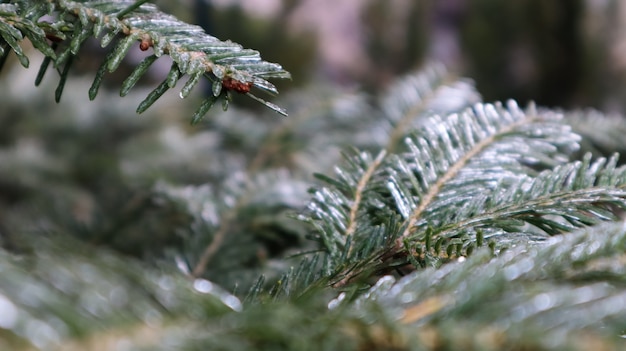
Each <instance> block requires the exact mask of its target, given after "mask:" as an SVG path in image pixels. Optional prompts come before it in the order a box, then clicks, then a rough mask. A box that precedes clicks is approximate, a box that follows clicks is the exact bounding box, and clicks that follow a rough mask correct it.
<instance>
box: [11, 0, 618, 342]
mask: <svg viewBox="0 0 626 351" xmlns="http://www.w3.org/2000/svg"><path fill="white" fill-rule="evenodd" d="M137 5H140V4H139V3H135V2H133V1H82V2H69V1H47V2H31V1H4V2H3V3H2V4H0V38H2V39H0V48H1V50H2V51H0V57H1V58H2V61H1V62H2V63H5V62H9V61H7V57H8V53H9V52H15V54H17V57H18V61H19V63H21V64H22V65H23V66H28V65H29V63H30V61H31V60H32V61H34V60H35V59H32V58H31V57H32V56H33V55H31V54H30V53H29V52H28V50H27V49H24V48H23V47H25V45H24V41H23V40H22V39H24V38H28V39H30V41H31V42H32V44H33V46H34V49H30V50H34V51H39V52H42V53H43V54H44V55H45V58H44V59H43V63H42V66H41V67H43V69H42V70H41V71H40V72H43V71H45V68H46V67H48V66H50V65H52V66H53V67H54V68H55V69H56V71H57V72H60V73H61V84H60V85H58V87H60V88H57V92H58V94H57V96H58V97H59V96H60V91H61V90H62V89H63V86H64V85H65V84H67V85H72V84H74V86H73V88H72V89H71V90H78V91H88V90H89V89H90V87H92V88H91V89H92V91H93V89H94V88H93V87H94V86H96V87H97V85H98V84H100V83H99V82H100V79H101V78H102V75H103V74H104V72H105V71H107V70H114V69H115V68H116V67H117V65H119V63H120V60H122V58H123V57H124V56H125V53H126V52H127V50H128V49H129V48H130V46H132V45H138V46H141V45H144V46H145V45H147V47H146V49H150V50H154V55H153V56H148V57H147V58H146V59H145V60H144V61H142V62H141V63H139V64H138V65H137V66H136V69H135V70H134V72H133V73H131V74H130V76H129V78H128V79H127V80H126V83H124V84H123V88H122V93H123V94H122V95H126V94H128V96H127V97H126V98H124V99H120V98H119V97H118V96H113V94H111V93H109V92H108V91H107V90H106V89H103V90H102V91H101V92H100V93H99V94H98V98H97V99H95V100H94V101H93V102H90V103H87V102H85V101H82V99H83V97H81V96H77V94H74V93H71V94H67V93H66V94H65V96H68V97H69V100H68V99H67V98H65V99H64V101H62V102H61V103H60V104H59V106H55V107H51V106H49V101H48V99H47V98H46V97H45V96H43V94H42V95H38V94H36V93H35V92H31V91H30V90H28V89H25V88H24V83H23V82H24V81H27V82H29V83H31V82H32V81H33V79H35V80H36V81H37V83H41V84H42V85H44V88H46V87H50V88H52V89H54V87H53V86H50V83H51V82H50V81H43V80H41V77H42V74H43V73H40V74H39V75H37V77H30V76H28V74H25V73H24V71H23V70H22V68H21V67H15V65H13V66H12V65H10V64H5V66H4V71H5V72H7V73H6V74H7V75H6V76H5V77H3V79H2V82H1V83H2V84H3V87H5V88H3V89H2V93H0V105H2V106H3V113H2V114H1V115H0V116H1V118H2V124H3V128H1V130H0V235H1V239H2V246H3V248H2V254H1V255H0V349H42V350H49V349H59V350H85V349H89V350H91V349H93V350H100V349H102V350H105V349H113V348H119V349H132V350H144V349H145V350H172V349H180V350H188V349H191V350H194V349H199V350H204V349H211V350H213V349H216V350H370V349H394V350H395V349H397V350H460V349H463V350H485V349H487V350H489V349H492V350H500V349H509V350H589V349H605V350H612V349H615V350H619V349H623V348H624V346H625V345H624V341H623V338H622V337H623V334H624V332H625V331H626V289H625V285H624V276H625V274H626V260H625V259H624V252H625V250H626V226H625V225H624V222H623V221H622V216H623V211H624V209H625V208H626V190H625V189H624V188H625V185H626V168H625V167H624V166H622V164H621V162H620V160H619V154H618V153H621V152H622V151H624V149H625V146H626V142H624V139H623V137H622V136H623V135H624V132H626V130H625V129H626V127H625V124H624V123H623V120H622V119H621V118H620V117H608V116H604V115H602V114H601V113H599V112H595V111H575V112H561V111H553V110H547V109H543V108H540V107H536V106H533V105H530V106H528V107H525V108H522V107H519V106H518V104H516V103H515V102H513V101H508V102H505V103H485V102H483V101H482V100H481V96H480V94H479V93H478V92H477V91H476V90H475V89H474V87H473V85H472V83H471V81H468V80H465V79H460V78H458V77H455V76H453V75H452V74H450V73H448V72H446V70H445V69H443V68H442V67H441V66H437V65H431V66H428V67H426V68H424V69H423V70H422V71H420V72H416V73H413V74H410V75H408V76H406V77H403V78H401V79H399V80H397V81H396V82H394V84H393V85H392V86H391V87H390V88H389V89H388V91H387V92H385V93H383V94H381V96H379V97H368V96H366V95H365V94H361V93H356V92H349V91H343V90H340V89H338V88H336V87H330V86H321V85H317V86H311V87H307V88H303V89H301V90H299V91H297V92H294V93H292V94H289V95H287V96H285V97H284V98H282V99H281V101H279V104H280V105H281V106H284V107H285V108H287V109H288V110H289V111H290V116H289V118H287V119H277V118H275V116H274V113H273V111H270V112H268V113H251V112H248V111H245V110H241V109H237V108H236V107H233V108H230V109H229V110H228V111H226V112H224V113H215V114H214V115H212V116H210V117H209V118H206V119H204V120H202V121H201V123H199V124H198V125H196V126H194V127H193V128H189V127H187V126H185V125H184V124H183V123H181V121H180V118H179V116H180V115H184V114H185V113H187V112H189V111H187V110H186V107H185V106H181V105H180V104H178V103H175V102H174V100H173V99H169V97H168V95H163V93H164V92H165V90H167V89H168V88H170V87H173V85H174V84H175V82H176V80H177V79H178V78H179V77H180V76H182V75H183V74H188V75H189V76H190V78H189V80H188V81H187V83H186V84H185V87H184V88H183V91H184V92H185V93H184V94H183V95H185V96H187V94H190V93H191V88H193V86H195V85H196V84H197V83H198V81H199V80H200V79H201V78H202V77H205V78H207V79H208V81H210V82H211V87H212V94H213V95H212V96H210V97H209V98H208V100H207V99H203V100H204V101H203V102H202V103H201V106H204V107H201V108H200V110H201V111H200V112H202V113H201V115H204V113H205V112H206V110H203V109H204V108H205V107H206V108H207V109H208V107H207V106H208V105H210V104H212V103H213V102H214V101H215V100H216V98H218V97H221V98H226V100H225V101H228V96H227V94H228V93H229V92H228V91H234V92H238V91H239V92H243V93H248V92H247V91H246V90H248V88H250V87H252V86H256V87H257V88H262V89H263V88H266V90H270V91H273V89H272V88H271V87H272V86H271V85H270V83H269V82H267V81H265V78H282V77H286V76H287V73H286V72H284V71H283V70H282V68H280V66H278V65H276V64H270V63H266V62H264V61H261V60H260V58H259V56H258V53H256V52H253V51H250V50H245V49H242V48H241V47H240V46H238V45H237V44H234V43H231V42H222V41H219V40H217V39H215V38H212V37H208V36H207V35H206V34H203V33H200V32H199V31H198V29H197V27H193V26H188V25H186V24H184V23H182V22H180V21H178V20H175V19H174V18H172V17H169V16H168V15H165V14H163V13H161V12H159V11H158V10H157V9H156V8H155V7H153V6H151V5H141V6H137ZM43 15H51V16H52V18H54V19H55V21H57V22H55V21H41V20H40V19H41V18H42V16H43ZM146 33H147V34H148V36H146ZM42 35H43V37H46V36H47V37H48V39H43V37H42ZM91 36H96V37H97V38H98V40H100V41H101V42H105V39H106V41H117V42H118V44H117V45H116V46H115V48H114V49H113V50H112V51H111V54H110V55H109V56H108V57H107V58H106V59H105V61H104V62H105V63H104V64H103V65H102V67H103V68H101V69H100V70H98V71H97V72H94V75H95V76H96V84H95V85H94V84H93V83H92V82H91V80H90V81H89V82H87V81H84V80H83V79H81V78H72V77H69V76H68V71H67V69H66V67H68V66H69V64H70V63H71V58H72V57H74V56H75V55H77V54H78V57H80V53H79V48H80V46H81V45H82V43H83V41H84V40H86V38H87V37H91ZM183 37H186V38H188V39H187V40H182V38H183ZM51 38H52V39H53V40H50V39H51ZM57 39H58V42H57ZM105 43H106V42H105ZM208 43H211V44H210V45H209V44H208ZM192 48H193V50H194V51H193V52H195V54H193V55H190V56H185V55H186V54H185V53H186V52H187V51H188V50H191V49H192ZM218 48H221V49H218ZM175 50H180V51H176V53H175ZM186 50H187V51H186ZM219 50H222V51H221V52H222V54H223V55H222V56H220V54H218V53H217V51H219ZM198 52H201V53H202V54H201V56H197V55H200V54H197V53H198ZM27 54H28V55H27ZM161 55H170V56H172V59H173V62H174V63H173V66H172V69H171V70H170V71H169V73H168V77H167V78H166V79H165V81H163V83H161V85H159V87H157V89H156V90H153V91H152V92H151V93H149V92H148V91H144V90H145V88H142V87H136V88H135V89H134V90H132V91H130V90H129V89H130V87H131V86H132V85H134V84H135V83H136V82H137V81H138V79H139V77H141V76H142V75H143V74H144V73H146V72H147V68H148V66H150V64H151V62H153V61H156V58H157V57H159V56H161ZM176 55H179V56H176ZM198 57H200V58H198ZM244 62H247V63H244ZM192 66H193V67H192ZM224 67H226V68H224ZM220 69H222V70H223V71H221V72H222V73H223V75H221V76H220V74H221V73H219V72H220ZM27 72H29V71H27ZM172 72H175V73H172ZM34 74H36V72H35V73H34ZM34 74H33V75H34ZM66 79H67V82H66ZM95 89H97V88H95ZM148 90H151V89H148ZM155 92H156V93H155ZM146 93H148V96H149V97H150V96H151V98H149V99H153V100H151V102H149V104H151V103H152V102H155V101H156V100H157V98H158V100H159V101H163V106H166V107H164V108H163V109H154V111H148V112H147V114H149V116H146V117H145V118H141V119H140V118H137V117H136V116H134V115H133V114H132V113H129V112H128V111H132V110H133V108H132V106H133V105H134V104H135V102H134V101H133V100H136V99H142V97H143V96H145V94H146ZM155 94H156V95H155ZM224 94H226V95H224ZM157 95H158V96H157ZM190 97H191V95H190ZM146 101H148V100H146ZM207 101H209V102H207ZM156 103H159V102H156ZM145 104H146V103H142V105H140V106H145ZM267 104H268V105H269V106H270V107H272V108H273V109H276V110H279V109H280V108H278V107H275V105H273V104H269V103H267ZM172 106H174V107H172ZM42 111H48V112H47V113H46V114H45V116H44V115H43V114H42ZM280 111H282V109H280ZM195 116H196V117H198V118H194V121H195V122H200V120H199V117H201V116H200V114H196V115H195Z"/></svg>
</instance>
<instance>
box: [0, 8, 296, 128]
mask: <svg viewBox="0 0 626 351" xmlns="http://www.w3.org/2000/svg"><path fill="white" fill-rule="evenodd" d="M144 3H145V1H124V0H121V1H114V0H109V1H65V0H59V1H54V0H49V1H29V0H15V1H10V3H8V4H1V6H2V7H0V63H4V61H5V60H6V57H7V55H8V53H9V51H11V50H12V51H14V52H15V53H16V54H17V56H18V58H19V60H20V63H21V64H22V65H23V66H24V67H28V65H29V61H28V58H27V57H26V54H25V53H24V52H23V50H22V49H21V47H20V41H22V40H23V39H24V38H25V37H26V38H28V39H29V40H30V41H31V42H32V43H33V45H34V46H35V48H36V49H37V50H39V51H40V52H42V53H43V54H44V55H45V56H46V59H45V60H44V62H43V64H42V66H41V68H40V72H39V75H38V77H37V81H36V83H37V84H39V82H41V79H42V78H43V75H44V73H45V71H46V70H47V69H48V67H49V66H50V64H51V63H52V66H53V67H54V68H55V69H56V70H57V71H58V73H59V75H60V82H59V86H58V88H57V91H56V99H57V101H58V100H59V99H60V97H61V95H62V93H63V87H64V84H65V81H66V79H67V75H68V73H69V69H70V68H71V64H72V60H73V57H74V56H76V55H77V54H78V53H79V50H80V48H81V47H82V46H83V43H84V42H85V40H87V39H88V38H89V37H95V38H97V39H98V40H99V41H100V43H101V45H102V46H103V47H105V46H108V45H109V44H111V43H112V42H116V44H115V46H114V48H113V49H112V50H111V51H110V52H109V54H108V55H106V57H105V59H104V61H103V63H102V65H101V67H100V69H99V70H98V71H97V73H96V76H95V79H94V82H93V85H92V87H91V89H90V90H89V97H90V99H94V98H95V96H96V95H97V93H98V89H99V87H100V84H101V82H102V79H103V76H104V74H105V73H107V72H113V71H115V70H116V69H117V68H118V67H119V65H120V63H121V62H122V60H123V58H124V57H125V56H126V55H127V54H128V52H129V50H130V49H131V48H132V47H133V46H134V45H135V44H137V43H138V46H139V48H140V49H141V50H143V51H147V50H152V52H153V54H152V55H150V56H148V57H146V58H145V59H144V60H143V61H142V62H141V63H139V64H138V65H137V66H136V67H135V69H134V71H133V72H132V73H131V74H130V75H129V77H128V78H127V79H126V80H125V81H124V83H123V84H122V89H121V91H120V95H122V96H124V95H126V94H127V93H128V91H129V90H130V89H131V88H132V87H133V86H134V85H135V84H136V83H137V82H138V81H139V79H140V78H141V77H142V76H144V75H145V74H146V72H147V70H148V68H150V66H151V65H152V64H153V63H154V62H156V61H157V59H158V58H159V57H161V56H163V55H169V56H170V57H171V58H172V60H173V63H172V66H171V68H170V71H169V73H168V75H167V78H166V79H165V80H164V81H163V82H162V83H161V84H159V86H158V87H157V88H155V89H154V90H153V91H152V92H151V93H150V94H149V95H148V96H147V97H146V99H145V100H144V101H143V102H141V103H140V105H139V107H138V108H137V112H138V113H141V112H143V111H145V110H146V109H147V108H149V107H150V106H151V105H152V104H153V103H154V102H155V101H156V100H158V99H159V98H160V97H161V96H162V95H163V94H164V93H165V92H166V91H167V90H169V89H171V88H174V87H175V85H176V84H177V82H178V80H180V79H181V78H182V77H183V76H185V75H187V76H188V77H189V78H188V79H187V81H186V82H185V84H184V85H183V87H182V89H181V91H180V96H181V98H186V97H188V96H189V94H190V93H191V91H192V90H193V89H194V88H195V87H196V86H197V84H198V83H199V81H200V80H201V79H203V78H204V79H206V80H207V81H208V82H209V83H210V84H211V87H212V93H213V94H212V96H210V97H209V98H207V99H205V100H204V101H203V102H202V103H201V105H200V107H199V108H198V109H197V110H196V112H195V113H194V115H193V117H192V122H193V123H196V122H198V121H199V120H200V119H202V117H203V116H204V115H205V114H206V112H207V111H208V110H209V109H210V108H211V107H212V106H213V104H214V103H216V102H217V101H218V100H220V99H221V100H222V102H223V107H224V108H227V107H228V103H229V101H230V100H231V98H230V95H231V94H232V93H233V92H236V93H241V94H246V95H248V96H250V97H251V98H253V99H255V100H257V101H260V102H261V103H263V104H264V105H266V106H267V107H269V108H271V109H273V110H274V111H276V112H278V113H280V114H283V115H286V112H285V110H283V109H282V108H280V107H278V106H276V105H274V104H272V103H270V102H267V101H264V100H263V99H261V98H259V97H257V96H255V95H253V94H252V93H251V89H252V88H253V87H254V88H257V89H260V90H262V91H265V92H268V93H270V94H277V93H278V91H277V90H276V88H275V87H274V85H273V84H272V83H270V82H269V81H268V80H267V79H272V78H289V77H290V75H289V73H288V72H287V71H285V70H284V69H283V68H282V67H281V66H280V65H278V64H275V63H270V62H266V61H263V60H262V59H261V57H260V55H259V52H257V51H255V50H250V49H244V48H242V46H241V45H239V44H237V43H233V42H230V41H221V40H219V39H217V38H215V37H213V36H210V35H208V34H206V33H205V32H204V31H203V30H202V28H200V27H198V26H194V25H190V24H187V23H185V22H182V21H180V20H178V19H176V18H175V17H173V16H171V15H168V14H165V13H163V12H161V11H159V10H158V8H157V7H156V6H154V5H151V4H144ZM44 15H49V16H53V18H54V20H53V21H52V22H49V20H47V19H42V18H43V16H44ZM1 67H2V66H1V65H0V68H1Z"/></svg>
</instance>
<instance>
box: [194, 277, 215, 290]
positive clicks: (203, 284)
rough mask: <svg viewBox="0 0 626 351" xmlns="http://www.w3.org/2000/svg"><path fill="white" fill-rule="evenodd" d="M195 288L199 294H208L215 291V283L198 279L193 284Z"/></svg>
mask: <svg viewBox="0 0 626 351" xmlns="http://www.w3.org/2000/svg"><path fill="white" fill-rule="evenodd" d="M193 288H194V289H196V290H197V291H198V292H201V293H204V294H208V293H211V292H212V291H213V283H211V282H210V281H208V280H205V279H196V280H195V281H194V282H193Z"/></svg>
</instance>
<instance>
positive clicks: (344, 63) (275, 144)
mask: <svg viewBox="0 0 626 351" xmlns="http://www.w3.org/2000/svg"><path fill="white" fill-rule="evenodd" d="M155 2H156V4H157V5H158V6H159V7H161V8H162V9H163V10H164V11H165V12H169V13H172V14H174V15H175V16H177V17H179V18H180V19H182V20H185V21H187V22H191V23H196V24H199V25H202V26H203V27H204V28H205V29H206V31H207V32H208V33H210V34H212V35H214V36H216V37H218V38H220V39H222V40H226V39H230V40H232V41H234V42H237V43H240V44H242V45H243V46H244V47H247V48H253V49H256V50H258V51H260V52H261V55H262V57H263V58H264V59H265V60H267V61H271V62H277V63H280V64H281V65H283V66H284V67H285V69H287V70H288V71H290V72H291V73H292V75H293V80H292V81H277V82H274V83H276V84H277V86H278V88H279V91H280V92H281V95H280V96H279V97H277V98H273V97H267V96H262V97H263V98H269V99H270V100H271V101H272V102H274V103H277V104H278V105H280V106H282V107H285V108H287V110H288V112H289V113H290V116H289V117H288V118H286V119H283V118H280V117H278V116H277V115H276V114H275V113H274V112H273V111H269V110H268V109H267V108H265V107H264V106H262V105H261V104H258V103H256V102H254V101H252V100H251V99H249V98H247V97H245V96H236V97H235V99H236V101H235V103H233V104H231V107H230V109H229V110H228V111H227V112H222V111H221V109H220V108H219V107H214V108H213V110H211V111H210V112H209V114H208V115H207V116H206V117H205V119H204V120H203V121H202V123H200V124H198V125H196V126H191V125H190V124H189V118H190V116H191V114H192V113H193V111H194V110H195V109H196V108H197V106H198V104H199V102H200V99H202V96H201V95H202V92H201V91H200V90H202V89H199V91H196V92H195V93H196V94H195V95H194V96H192V97H190V98H189V99H185V100H181V99H180V98H179V97H178V91H172V92H168V93H167V94H165V95H164V97H163V98H162V99H160V100H159V101H157V102H156V103H155V105H154V106H152V107H151V108H150V109H149V110H148V111H147V112H146V113H144V114H143V115H140V116H138V115H137V114H136V113H135V109H136V106H137V105H138V104H139V102H140V101H142V100H143V99H144V98H145V96H146V95H147V94H148V93H149V92H150V91H151V90H152V89H153V88H154V87H155V86H156V85H157V84H158V82H160V81H161V80H162V79H163V78H164V76H165V74H166V72H167V70H168V69H169V68H170V63H171V61H168V59H167V58H162V59H159V60H158V61H157V63H156V64H155V66H153V67H152V68H151V69H152V71H151V73H150V76H149V77H147V79H144V78H142V80H141V81H140V82H139V83H140V84H138V85H137V86H136V87H135V88H133V90H131V93H130V94H129V95H128V96H126V97H125V98H120V97H119V93H118V92H119V89H120V86H121V82H122V81H123V80H124V79H125V78H126V77H127V76H128V74H129V73H130V72H131V70H132V69H133V67H134V66H135V65H136V64H137V63H138V62H139V61H140V60H141V59H142V57H143V56H145V55H146V54H147V53H146V52H142V51H140V50H139V49H138V48H137V47H135V48H133V51H131V54H130V55H129V56H128V57H126V59H125V63H124V64H123V66H122V67H121V68H120V69H119V70H118V71H116V72H114V73H112V74H107V75H106V76H105V77H104V84H103V87H102V88H101V89H100V93H99V95H98V97H97V98H96V99H95V101H89V100H88V98H87V93H86V91H87V90H88V89H89V86H90V84H91V81H92V80H93V77H94V74H95V71H96V70H97V67H99V65H100V64H101V62H102V57H103V52H104V50H105V49H102V48H100V46H99V44H98V43H97V42H96V41H95V40H94V41H92V42H91V44H88V45H86V46H85V47H84V48H83V49H82V51H81V53H80V54H79V56H78V58H77V59H76V60H75V64H74V67H73V71H71V72H72V73H71V74H72V75H73V77H71V79H69V80H68V83H67V85H66V87H65V92H64V95H63V97H62V99H61V103H60V104H56V103H55V102H54V90H55V88H56V85H57V84H58V76H56V75H55V74H53V72H48V73H47V75H46V77H45V78H44V80H43V84H42V85H43V86H42V87H39V88H36V87H34V86H33V82H34V81H35V76H36V74H37V67H38V65H39V62H41V55H39V54H37V53H36V52H34V51H33V50H32V49H31V50H30V53H29V57H30V58H31V68H30V69H28V70H26V69H24V68H22V67H21V66H20V65H19V63H18V62H17V60H16V59H15V56H14V55H10V58H9V61H8V62H7V64H6V65H5V67H4V69H3V71H2V72H0V86H1V87H2V88H0V91H2V94H0V106H1V108H0V244H2V246H4V247H5V248H10V249H12V250H17V249H18V247H19V238H23V237H24V236H25V235H26V234H28V233H37V235H41V234H42V233H44V234H46V233H62V234H69V235H71V236H73V237H78V238H80V239H82V240H85V241H87V242H89V243H90V244H93V245H97V246H100V245H102V246H107V247H110V248H114V249H115V250H116V251H118V252H121V253H123V254H127V255H131V256H135V257H141V258H149V259H157V260H160V259H163V258H164V257H165V258H167V260H168V262H177V263H179V262H188V263H189V264H190V265H193V262H194V260H197V258H198V256H199V254H200V252H201V250H202V249H203V248H204V247H206V246H207V244H208V243H210V242H211V240H212V238H213V237H214V235H217V234H216V233H220V235H222V236H224V237H225V238H226V239H224V243H223V247H224V248H228V249H225V250H219V251H218V254H216V257H215V258H214V259H213V260H212V262H211V269H209V270H208V273H207V277H208V278H209V279H211V280H213V281H215V282H216V283H219V284H221V285H223V286H224V287H226V288H228V289H230V288H232V287H233V286H245V284H244V283H245V282H250V281H253V280H254V279H255V278H256V277H258V275H259V270H261V271H262V272H263V273H265V274H266V275H267V276H269V277H271V276H272V274H271V273H268V270H272V271H274V272H277V273H280V272H284V271H285V267H286V266H285V265H286V264H289V263H284V262H282V261H281V260H280V258H283V257H287V256H289V255H290V254H292V253H293V252H295V251H302V248H303V247H306V245H307V244H303V243H307V242H308V241H307V240H306V239H305V237H306V234H307V227H306V226H305V225H304V223H302V222H298V221H296V220H293V218H291V217H289V216H290V215H291V216H292V217H293V214H294V213H297V212H298V211H301V210H302V208H303V207H304V206H305V205H306V203H307V201H308V199H309V197H310V194H308V193H307V188H308V187H310V186H311V185H312V184H315V183H314V181H315V180H314V179H313V177H312V174H313V173H314V172H321V173H329V172H332V168H333V165H334V164H336V163H337V162H338V160H339V159H340V150H345V149H346V148H347V147H359V148H361V149H365V150H374V151H375V150H379V149H380V142H379V141H380V140H386V139H387V136H382V137H381V135H382V134H384V133H386V132H387V131H388V130H389V129H390V128H388V127H389V125H390V123H393V121H391V122H389V120H388V117H389V116H388V115H386V114H385V111H384V110H385V106H384V105H385V104H386V102H385V96H386V95H390V94H391V95H393V94H398V91H397V89H396V92H395V93H394V90H393V88H394V85H395V86H399V87H402V85H401V84H398V83H397V82H398V81H397V79H398V78H399V77H402V76H403V75H404V74H406V73H408V72H415V71H417V70H418V69H420V68H422V67H425V66H427V65H429V64H430V63H432V62H438V63H443V64H444V65H445V66H446V67H447V69H448V71H449V72H451V73H444V74H443V78H441V77H439V76H438V74H437V73H436V72H435V73H434V74H431V75H430V76H429V77H431V78H432V79H431V78H427V79H426V80H427V81H428V82H427V83H428V84H430V83H431V82H430V81H431V80H432V81H433V82H432V84H433V86H434V85H437V84H447V83H451V84H452V85H451V86H452V88H451V89H448V90H446V91H445V94H443V93H442V100H441V101H439V100H437V99H434V100H437V101H435V102H434V103H436V104H440V105H442V106H446V108H445V109H444V110H445V111H451V110H454V108H450V106H449V103H450V101H451V100H454V99H456V100H455V101H456V102H455V103H456V104H457V105H458V107H459V108H461V107H465V106H468V105H471V104H473V103H475V102H477V101H480V100H481V96H480V95H479V94H478V93H477V92H476V91H478V92H479V93H480V94H481V95H482V100H483V101H487V102H491V101H495V100H505V99H510V98H513V99H516V100H518V101H519V103H520V105H522V106H523V105H525V104H526V103H527V102H528V101H530V100H533V101H536V102H537V103H538V104H539V105H543V106H549V107H559V108H564V109H576V108H579V107H592V108H596V109H598V110H600V111H603V112H607V113H609V112H611V113H613V112H615V113H622V112H623V111H625V110H626V35H625V34H626V1H620V0H552V1H541V0H516V1H502V0H472V1H469V0H420V1H417V0H413V1H411V0H341V1H337V0H214V1H205V0H180V1H165V0H157V1H155ZM26 50H28V48H26ZM458 77H469V78H470V79H471V80H467V79H464V80H460V81H458V80H457V78H458ZM440 78H441V79H440ZM472 80H473V83H472ZM442 81H443V82H442ZM428 84H427V85H428ZM474 85H475V89H474ZM426 88H430V86H427V87H426ZM444 95H445V96H444ZM449 97H452V98H453V99H448V98H449ZM446 99H447V100H446ZM390 100H391V99H390ZM459 102H460V103H459ZM390 104H393V102H390ZM618 130H619V129H618ZM616 133H617V132H616ZM375 152H377V151H375ZM288 214H290V215H288ZM244 248H245V250H244ZM181 253H182V254H181ZM174 256H175V257H174ZM242 277H247V278H245V279H244V278H242ZM248 278H249V279H248ZM242 281H243V283H242ZM237 284H239V285H237Z"/></svg>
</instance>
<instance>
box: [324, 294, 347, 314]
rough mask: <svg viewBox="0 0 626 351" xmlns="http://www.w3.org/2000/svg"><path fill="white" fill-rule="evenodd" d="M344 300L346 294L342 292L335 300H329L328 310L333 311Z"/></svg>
mask: <svg viewBox="0 0 626 351" xmlns="http://www.w3.org/2000/svg"><path fill="white" fill-rule="evenodd" d="M345 298H346V293H344V292H342V293H341V294H339V296H337V298H334V299H332V300H330V302H329V303H328V309H329V310H334V309H335V308H337V306H339V305H340V304H341V302H342V301H343V300H344V299H345Z"/></svg>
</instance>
